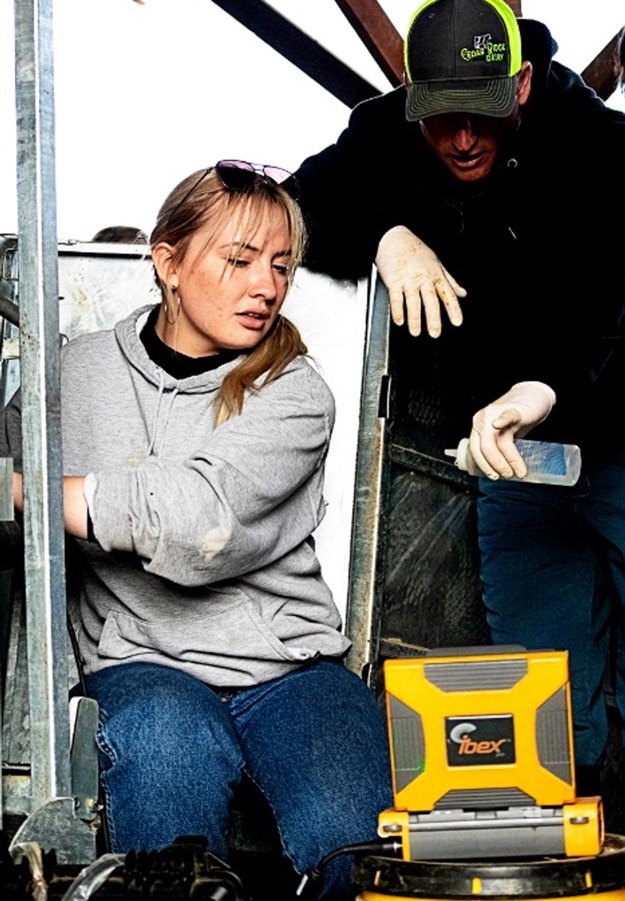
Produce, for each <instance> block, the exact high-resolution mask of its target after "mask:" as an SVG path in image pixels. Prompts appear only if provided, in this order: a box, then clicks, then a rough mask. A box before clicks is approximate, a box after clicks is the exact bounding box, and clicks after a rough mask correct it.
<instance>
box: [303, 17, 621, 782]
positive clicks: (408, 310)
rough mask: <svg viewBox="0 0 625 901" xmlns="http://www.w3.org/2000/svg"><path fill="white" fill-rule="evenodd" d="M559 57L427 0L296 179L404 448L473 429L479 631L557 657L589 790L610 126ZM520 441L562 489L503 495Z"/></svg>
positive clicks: (519, 470)
mask: <svg viewBox="0 0 625 901" xmlns="http://www.w3.org/2000/svg"><path fill="white" fill-rule="evenodd" d="M556 50H557V45H556V44H555V42H554V40H553V38H552V37H551V34H550V33H549V31H548V29H547V28H546V27H545V26H544V25H543V24H542V23H540V22H536V21H532V20H524V19H521V20H519V21H518V22H517V20H516V19H515V17H514V15H513V13H512V11H511V10H510V8H509V7H508V6H507V4H506V3H504V2H503V0H428V2H425V3H424V4H423V5H422V6H420V7H419V8H418V9H417V11H416V12H415V14H414V15H413V17H412V20H411V23H410V26H409V29H408V32H407V37H406V41H405V72H406V77H405V84H404V85H402V86H401V87H399V88H397V89H395V90H393V91H391V92H389V93H387V94H384V95H382V96H379V97H375V98H372V99H371V100H368V101H365V102H363V103H361V104H359V105H358V106H357V107H356V108H355V109H354V110H353V111H352V113H351V116H350V119H349V123H348V126H347V128H346V129H345V130H344V131H343V133H342V134H341V135H340V136H339V138H338V140H337V142H336V143H335V144H333V145H331V146H329V147H327V148H326V149H325V150H322V151H321V152H320V153H318V154H316V155H315V156H312V157H310V158H309V159H307V160H305V161H304V162H303V163H302V165H301V166H300V168H299V170H298V171H297V172H296V176H297V178H298V180H299V183H300V191H301V201H300V202H301V204H302V207H303V209H304V212H305V215H306V217H307V220H308V225H309V230H310V243H309V248H308V255H307V259H306V263H307V265H308V267H309V268H311V269H316V270H320V271H323V272H326V273H328V274H330V275H332V276H334V277H337V278H354V277H361V276H367V275H368V274H369V273H370V270H371V265H372V263H373V262H375V264H376V266H377V269H378V271H379V273H380V275H381V277H382V278H383V280H384V282H385V283H386V286H387V288H388V292H389V299H390V305H391V313H392V318H393V321H394V324H395V326H396V328H393V329H392V335H391V340H392V354H393V357H394V359H395V361H396V364H395V365H396V369H397V374H398V377H399V383H400V384H401V382H402V381H403V382H404V383H410V385H411V391H412V392H413V393H412V395H411V397H410V402H409V404H408V405H407V406H408V407H409V414H410V417H411V423H412V425H411V428H412V435H413V438H414V446H415V449H416V450H417V451H422V452H423V453H424V454H425V455H427V456H428V457H433V458H437V459H438V460H439V461H440V464H444V461H445V456H444V451H445V448H449V447H455V446H457V445H458V442H459V441H460V440H461V439H462V438H463V437H464V436H466V435H467V434H469V433H470V447H471V450H472V453H473V456H474V457H475V459H476V461H477V463H478V465H479V466H480V467H481V468H482V470H483V471H484V473H485V475H486V476H488V478H482V479H480V481H479V498H478V502H477V503H478V523H479V543H480V555H481V570H480V574H481V579H482V583H483V598H484V602H485V606H486V610H487V619H488V624H489V627H490V631H491V636H492V638H493V640H494V641H495V642H496V643H498V644H510V643H516V644H521V645H524V646H526V647H528V648H538V647H540V648H544V647H554V648H562V649H567V650H568V651H569V652H570V667H571V675H572V685H573V703H574V718H575V743H576V755H577V761H578V763H579V764H580V766H581V768H580V773H583V774H584V783H585V784H583V785H579V786H578V789H580V788H581V790H582V791H585V792H589V791H590V792H592V791H593V790H594V789H596V787H597V785H596V781H595V778H594V777H595V775H596V774H597V772H598V766H599V764H600V762H601V759H602V756H603V754H604V749H605V746H606V742H607V734H608V728H607V719H606V712H605V705H604V701H603V694H602V685H603V679H604V674H605V669H606V660H607V657H608V631H609V629H608V622H609V620H610V619H611V618H612V617H613V616H614V613H615V611H616V616H617V619H618V620H619V622H621V623H622V622H623V621H625V405H624V404H623V396H624V389H625V365H624V364H623V359H622V358H623V344H624V340H623V334H624V331H623V321H624V316H623V314H624V312H625V229H624V226H623V216H622V212H623V209H624V208H625V206H624V202H625V196H624V195H625V115H623V114H622V113H619V112H617V111H615V110H611V109H609V108H607V107H606V106H605V105H604V104H603V102H602V101H601V100H600V99H599V98H598V97H597V96H596V94H595V93H594V92H593V91H592V90H590V89H589V88H588V87H587V86H586V85H585V84H584V83H583V81H582V79H581V78H580V77H579V76H578V75H577V74H576V73H574V72H572V71H571V70H570V69H568V68H566V67H565V66H562V65H561V64H560V63H558V62H557V61H555V60H554V59H553V54H554V53H555V52H556ZM441 311H442V312H441ZM404 325H406V326H407V328H404V327H403V326H404ZM417 338H418V339H417ZM433 339H435V340H433ZM556 400H557V402H556ZM552 408H553V409H552ZM428 411H429V412H428ZM432 411H435V413H436V415H435V416H432V415H430V414H431V413H432ZM426 413H428V415H426ZM530 430H531V436H530V437H532V438H537V439H538V438H541V439H543V440H547V441H556V442H562V443H573V444H578V445H579V446H580V447H581V451H582V460H583V470H582V475H581V478H580V481H579V483H578V485H577V486H575V487H574V488H562V487H553V486H544V485H530V484H523V483H522V482H521V483H519V482H514V483H507V482H506V481H505V480H506V477H508V478H509V477H510V476H511V475H513V474H516V475H517V476H522V475H524V473H525V467H524V464H523V462H522V460H521V459H520V457H519V455H518V453H517V452H516V450H515V447H514V443H513V439H514V436H515V435H516V436H517V437H522V436H523V435H525V434H527V433H528V432H529V431H530ZM606 588H609V592H606ZM608 594H609V595H610V598H611V601H608V600H607V598H608ZM619 640H620V636H619ZM623 659H625V658H622V657H619V660H620V661H621V667H620V668H621V669H622V663H623ZM618 702H619V704H620V706H621V713H623V712H624V711H625V692H623V693H622V696H620V695H619V696H618ZM586 776H588V779H586V778H585V777H586Z"/></svg>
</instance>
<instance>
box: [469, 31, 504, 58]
mask: <svg viewBox="0 0 625 901" xmlns="http://www.w3.org/2000/svg"><path fill="white" fill-rule="evenodd" d="M505 52H506V44H505V41H504V42H502V43H500V44H495V43H493V42H492V41H491V36H490V35H489V34H476V35H474V37H473V49H469V47H463V48H462V50H461V51H460V56H461V57H462V59H465V60H471V59H484V60H485V61H486V62H487V63H497V62H501V60H502V59H503V57H504V53H505Z"/></svg>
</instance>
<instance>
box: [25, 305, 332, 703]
mask: <svg viewBox="0 0 625 901" xmlns="http://www.w3.org/2000/svg"><path fill="white" fill-rule="evenodd" d="M150 309H151V307H148V308H142V309H140V310H137V311H136V312H135V313H133V314H132V315H131V316H129V317H128V318H127V319H125V320H123V321H122V322H119V323H118V324H117V325H116V327H115V329H114V330H112V331H101V332H95V333H93V334H87V335H82V336H80V337H78V338H75V339H73V340H72V341H70V342H69V343H68V344H67V345H66V346H65V347H64V348H63V353H62V367H61V372H62V395H61V396H62V429H63V471H64V473H65V474H66V475H81V476H82V475H87V474H89V475H88V480H87V486H88V489H87V491H86V494H87V497H88V503H89V512H90V516H91V520H92V523H93V531H94V535H95V538H96V539H97V541H96V542H94V541H79V542H78V545H79V549H80V559H81V568H82V572H81V584H82V588H81V596H80V629H79V646H80V651H81V654H82V657H83V662H84V667H85V672H87V673H91V672H95V671H96V670H99V669H102V668H103V667H107V666H111V665H114V664H124V663H131V662H136V661H149V662H152V663H158V664H163V665H165V666H171V667H175V668H178V669H182V670H184V671H185V672H188V673H190V674H191V675H193V676H195V677H197V678H198V679H201V680H202V681H204V682H206V683H208V684H211V685H214V686H228V687H244V686H249V685H254V684H257V683H259V682H264V681H266V680H268V679H272V678H274V677H276V676H280V675H283V674H284V673H286V672H288V671H290V670H292V669H295V668H297V667H300V666H301V665H303V664H305V663H306V662H307V661H310V660H313V659H314V658H315V657H317V656H319V655H322V656H332V657H342V656H343V655H344V654H345V653H346V652H347V650H348V648H349V641H348V639H347V638H346V637H345V636H344V635H343V634H342V633H341V631H340V628H341V621H340V615H339V612H338V610H337V608H336V606H335V604H334V601H333V599H332V595H331V592H330V590H329V588H328V586H327V585H326V583H325V582H324V580H323V578H322V575H321V570H320V565H319V561H318V559H317V557H316V555H315V551H314V543H313V540H312V538H311V534H312V532H313V531H314V529H315V528H316V527H317V526H318V525H319V523H320V522H321V520H322V518H323V515H324V510H325V504H324V500H323V494H322V491H323V472H324V461H325V458H326V454H327V450H328V443H329V440H330V435H331V431H332V426H333V423H334V400H333V397H332V394H331V392H330V390H329V388H328V386H327V385H326V383H325V382H324V380H323V379H322V378H321V376H320V375H319V374H318V373H317V372H316V371H315V370H314V369H313V368H312V366H311V365H310V364H309V363H308V361H307V360H306V359H304V358H302V357H298V358H297V359H296V360H294V361H293V362H292V363H291V364H290V365H289V366H288V367H287V368H286V369H285V370H284V372H283V373H282V374H281V375H280V376H279V377H278V378H277V379H275V380H273V381H272V382H269V383H268V384H263V380H262V379H261V380H260V382H259V383H258V384H257V385H256V387H255V390H252V391H250V392H249V393H248V395H247V396H246V398H245V403H244V406H243V412H242V413H241V415H239V416H236V415H235V416H233V417H232V418H231V419H229V420H228V421H227V422H225V423H223V424H222V425H220V426H218V427H215V426H214V414H215V398H216V395H217V391H218V389H219V386H220V384H221V382H222V380H223V378H224V376H225V375H226V373H227V372H229V371H230V370H231V369H232V368H234V367H235V366H236V365H237V363H238V362H239V359H240V358H238V359H235V360H233V361H231V362H228V363H225V364H224V365H223V366H221V367H219V368H218V369H215V370H212V371H209V372H205V373H202V374H201V375H196V376H191V377H188V378H185V379H175V378H173V377H172V376H170V375H168V374H167V373H166V372H164V371H163V370H162V369H160V368H159V367H158V366H157V365H156V364H155V363H153V362H152V361H151V360H150V358H149V357H148V355H147V353H146V351H145V348H144V346H143V344H142V342H141V340H140V338H139V333H140V331H141V328H142V327H143V325H144V323H145V320H146V319H147V314H148V313H149V310H150ZM12 404H14V405H15V410H14V411H13V412H14V414H15V413H17V414H18V413H19V409H18V408H19V398H16V399H15V401H13V402H12ZM16 418H17V417H16V415H14V416H13V422H15V421H16ZM10 421H11V416H10V415H9V422H10ZM11 432H12V433H13V437H14V440H15V438H16V436H15V434H14V432H15V429H12V430H11V429H10V430H9V434H11ZM11 450H13V453H14V448H13V449H11ZM11 450H9V453H11ZM14 455H16V454H15V453H14Z"/></svg>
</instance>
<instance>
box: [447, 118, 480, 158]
mask: <svg viewBox="0 0 625 901" xmlns="http://www.w3.org/2000/svg"><path fill="white" fill-rule="evenodd" d="M476 140H477V132H476V130H475V126H474V123H473V120H472V118H471V116H458V117H457V119H456V120H455V122H454V136H453V142H454V144H455V146H456V147H457V148H458V150H470V149H471V147H473V145H474V144H475V142H476Z"/></svg>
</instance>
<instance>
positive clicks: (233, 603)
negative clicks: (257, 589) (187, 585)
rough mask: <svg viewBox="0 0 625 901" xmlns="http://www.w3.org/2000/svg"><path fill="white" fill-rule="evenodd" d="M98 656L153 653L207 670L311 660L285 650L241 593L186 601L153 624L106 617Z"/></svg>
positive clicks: (301, 653)
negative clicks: (236, 664) (241, 663)
mask: <svg viewBox="0 0 625 901" xmlns="http://www.w3.org/2000/svg"><path fill="white" fill-rule="evenodd" d="M98 651H99V653H100V655H101V656H102V657H105V658H108V659H112V660H130V659H132V658H133V657H145V654H146V652H154V653H155V654H156V655H157V656H159V657H161V658H169V659H171V660H172V661H174V660H175V661H178V662H188V663H194V664H206V665H212V666H215V665H217V666H220V665H226V666H228V661H232V660H236V659H251V660H257V661H291V662H302V661H304V660H307V659H310V658H311V657H312V656H314V651H312V650H310V651H308V650H306V649H303V648H301V647H297V648H294V649H293V651H291V650H289V649H288V648H287V647H286V646H285V645H284V644H283V642H282V641H280V639H279V638H278V637H277V636H276V635H275V634H274V633H273V632H272V631H271V629H269V628H268V626H267V624H266V623H265V622H264V620H263V619H262V618H261V617H260V616H259V615H258V612H257V611H256V610H255V609H254V607H253V605H252V604H251V603H250V601H249V600H248V599H247V598H245V597H243V596H241V595H240V594H237V595H235V596H233V595H228V596H222V597H216V598H215V599H214V600H213V599H211V600H207V601H202V602H201V603H197V604H193V603H192V602H191V603H190V605H189V607H185V608H183V609H179V610H178V611H176V615H175V616H171V617H161V618H160V619H158V620H154V621H149V620H142V619H137V618H136V617H134V616H130V615H128V614H127V613H121V612H119V611H114V612H111V613H109V614H108V616H107V618H106V621H105V623H104V627H103V629H102V635H101V636H100V641H99V644H98Z"/></svg>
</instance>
